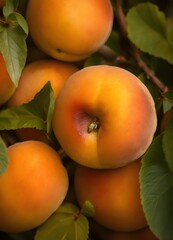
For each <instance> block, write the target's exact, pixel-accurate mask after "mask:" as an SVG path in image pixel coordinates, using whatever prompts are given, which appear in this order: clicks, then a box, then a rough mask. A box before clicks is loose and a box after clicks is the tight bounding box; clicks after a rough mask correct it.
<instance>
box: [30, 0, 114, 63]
mask: <svg viewBox="0 0 173 240" xmlns="http://www.w3.org/2000/svg"><path fill="white" fill-rule="evenodd" d="M38 9H39V14H38ZM47 16H48V17H47ZM26 19H27V22H28V26H29V30H30V34H31V36H32V39H33V41H34V42H35V44H36V45H37V46H38V47H39V48H40V49H42V50H43V51H44V52H45V53H47V54H48V55H50V56H52V57H53V58H56V59H60V60H63V61H78V60H81V59H84V58H86V57H87V56H88V55H90V54H92V53H93V52H95V51H97V50H98V49H99V48H100V47H101V46H102V45H103V44H104V43H105V42H106V40H107V39H108V37H109V35H110V33H111V30H112V25H113V9H112V5H111V2H110V0H83V1H78V0H68V1H63V0H58V1H57V0H50V1H47V0H37V1H35V0H30V1H28V5H27V9H26ZM93 19H94V21H93ZM38 29H39V31H38Z"/></svg>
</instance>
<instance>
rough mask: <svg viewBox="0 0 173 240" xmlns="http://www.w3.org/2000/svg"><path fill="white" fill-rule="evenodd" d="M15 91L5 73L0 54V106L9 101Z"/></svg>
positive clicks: (3, 62)
mask: <svg viewBox="0 0 173 240" xmlns="http://www.w3.org/2000/svg"><path fill="white" fill-rule="evenodd" d="M15 89H16V87H15V85H14V83H13V82H12V80H11V78H10V76H9V74H8V72H7V68H6V64H5V61H4V58H3V56H2V54H1V53H0V105H2V104H4V103H6V102H7V101H8V100H9V98H10V97H11V96H12V95H13V93H14V91H15Z"/></svg>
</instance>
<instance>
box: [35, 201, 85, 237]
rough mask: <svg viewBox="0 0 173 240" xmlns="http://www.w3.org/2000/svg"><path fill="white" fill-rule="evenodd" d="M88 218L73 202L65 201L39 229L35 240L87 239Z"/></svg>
mask: <svg viewBox="0 0 173 240" xmlns="http://www.w3.org/2000/svg"><path fill="white" fill-rule="evenodd" d="M88 232H89V224H88V220H87V218H86V217H85V216H84V215H82V214H81V212H80V210H79V209H78V208H77V207H76V206H75V205H73V204H71V203H64V204H63V205H62V206H61V207H60V208H59V209H58V210H57V211H56V212H55V213H54V214H53V215H52V216H51V217H50V218H49V219H48V220H47V221H46V222H45V223H43V224H42V225H41V226H40V227H39V228H38V230H37V232H36V236H35V240H48V239H49V240H55V239H58V240H79V239H82V240H87V239H88Z"/></svg>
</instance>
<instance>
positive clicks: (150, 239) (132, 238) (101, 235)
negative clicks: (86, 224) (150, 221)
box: [91, 223, 159, 240]
mask: <svg viewBox="0 0 173 240" xmlns="http://www.w3.org/2000/svg"><path fill="white" fill-rule="evenodd" d="M91 230H92V231H93V234H94V236H95V237H97V238H98V239H99V240H159V239H158V238H157V237H156V236H155V235H154V233H153V232H152V231H151V230H150V228H149V227H145V228H142V229H140V230H137V231H132V232H116V231H111V230H109V229H106V228H103V227H102V226H100V225H98V224H95V223H94V224H92V226H91ZM97 238H96V239H97Z"/></svg>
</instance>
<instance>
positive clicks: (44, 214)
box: [0, 141, 68, 232]
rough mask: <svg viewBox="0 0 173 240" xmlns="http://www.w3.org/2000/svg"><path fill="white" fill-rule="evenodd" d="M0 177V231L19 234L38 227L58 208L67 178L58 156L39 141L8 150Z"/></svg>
mask: <svg viewBox="0 0 173 240" xmlns="http://www.w3.org/2000/svg"><path fill="white" fill-rule="evenodd" d="M8 156H9V165H8V168H7V170H6V171H5V172H4V174H3V175H1V176H0V196H1V204H0V231H5V232H23V231H27V230H30V229H33V228H35V227H37V226H38V225H40V224H42V223H43V222H44V221H45V220H46V219H48V217H49V216H50V215H51V214H52V213H53V212H54V211H55V210H56V209H57V208H58V207H59V206H60V205H61V203H62V202H63V200H64V199H65V196H66V193H67V189H68V175H67V171H66V169H65V167H64V166H63V164H62V162H61V159H60V157H59V155H58V153H57V152H56V151H55V150H54V149H53V148H51V147H50V146H49V145H47V144H45V143H43V142H39V141H26V142H20V143H15V144H14V145H11V146H10V147H8Z"/></svg>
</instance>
